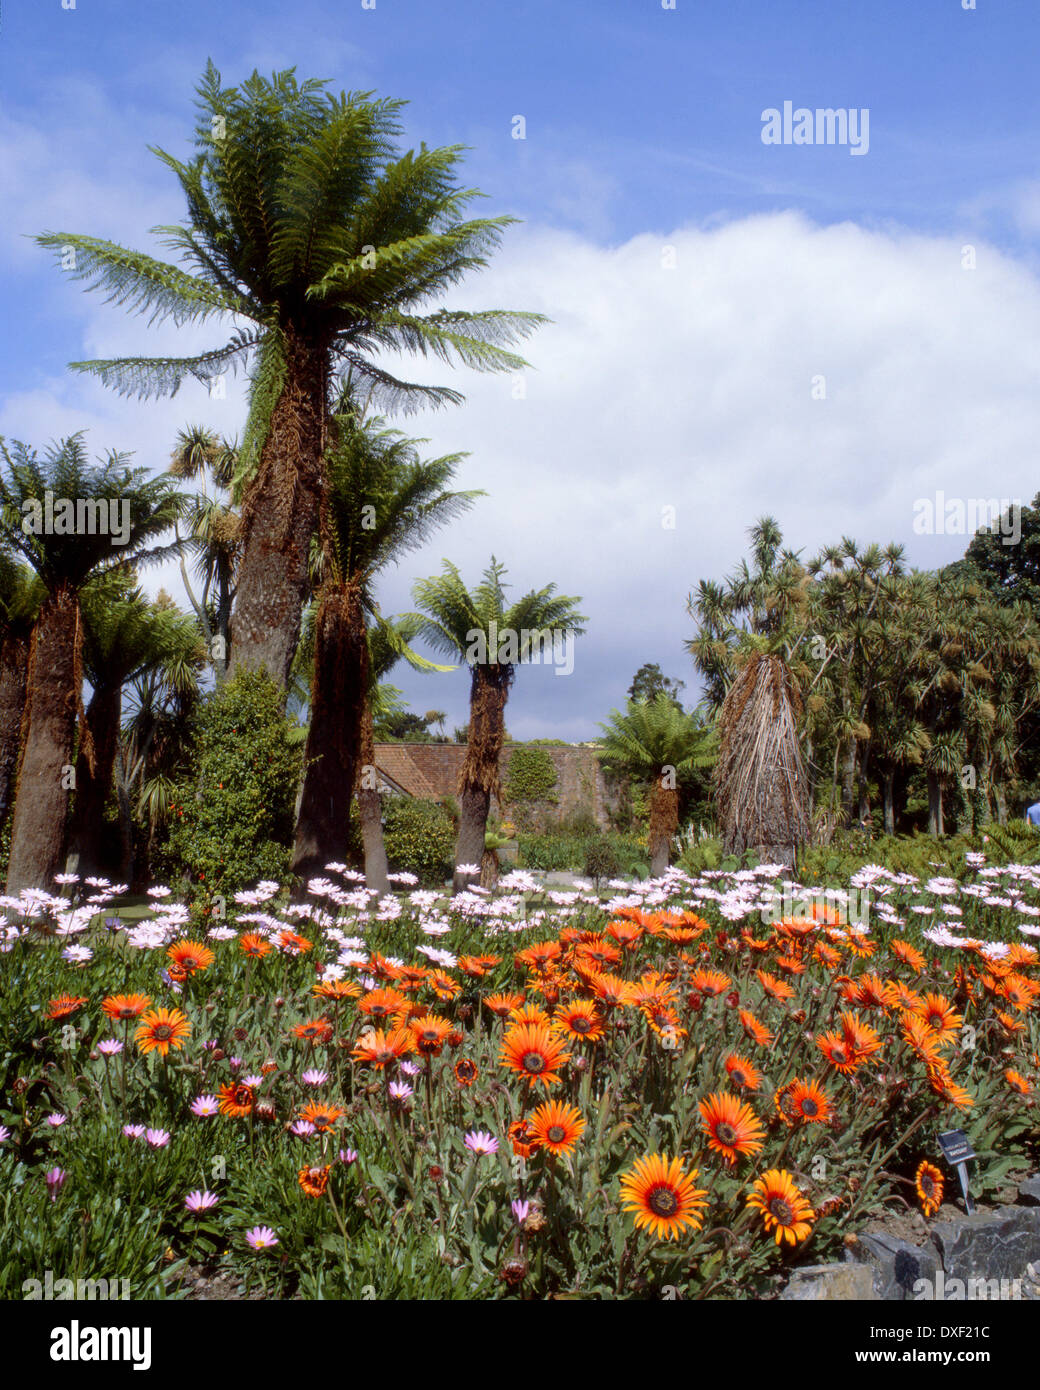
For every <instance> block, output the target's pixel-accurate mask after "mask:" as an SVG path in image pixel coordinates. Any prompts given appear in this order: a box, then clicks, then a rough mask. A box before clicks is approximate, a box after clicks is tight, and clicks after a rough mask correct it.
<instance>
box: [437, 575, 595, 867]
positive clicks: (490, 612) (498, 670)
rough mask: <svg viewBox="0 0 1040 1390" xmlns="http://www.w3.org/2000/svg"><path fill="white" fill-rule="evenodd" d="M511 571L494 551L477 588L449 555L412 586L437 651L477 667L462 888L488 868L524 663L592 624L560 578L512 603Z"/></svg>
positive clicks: (462, 779) (462, 785)
mask: <svg viewBox="0 0 1040 1390" xmlns="http://www.w3.org/2000/svg"><path fill="white" fill-rule="evenodd" d="M504 574H505V567H504V566H503V565H501V564H499V563H498V561H497V560H496V559H495V558H494V556H492V557H491V564H490V565H489V566H488V568H487V569H486V570H485V571H484V575H483V579H482V580H481V582H480V583H479V584H478V585H477V587H476V588H475V589H474V590H473V591H472V592H471V591H470V590H469V589H467V588H466V586H465V584H464V583H463V581H462V576H461V575H460V574H459V571H458V570H457V569H456V568H455V566H454V565H453V564H451V563H450V562H449V561H448V560H445V561H444V566H443V573H442V574H440V575H437V576H436V577H435V578H433V579H421V580H419V581H418V582H417V583H416V584H415V586H414V588H413V590H412V593H413V597H414V599H415V602H416V604H417V605H418V607H419V608H420V609H421V610H422V613H421V614H420V615H419V616H420V617H421V618H422V626H421V628H420V633H421V635H422V636H423V637H424V638H425V639H426V641H427V642H429V643H430V645H431V646H432V647H433V648H434V649H435V650H436V651H440V652H444V653H446V654H448V655H450V656H452V657H454V658H456V659H459V660H464V661H466V662H467V663H468V665H469V666H470V669H471V673H472V674H471V679H470V702H469V711H470V715H469V726H468V735H467V740H466V757H465V760H464V762H463V765H462V770H461V772H460V774H459V799H460V816H459V833H458V840H457V842H456V846H455V877H454V889H455V892H456V893H459V892H461V891H462V890H463V889H464V888H466V887H467V885H468V884H469V883H471V882H472V881H473V880H474V879H475V878H476V877H477V875H478V874H479V872H480V863H481V860H482V858H483V855H484V835H485V831H486V828H487V819H488V813H489V811H490V809H491V798H492V796H495V797H498V795H499V792H500V784H499V768H498V763H499V757H500V756H501V753H502V743H503V740H504V738H505V707H506V701H507V700H508V699H509V689H510V686H511V685H512V683H513V678H514V675H515V672H516V667H517V665H518V664H519V663H521V662H524V661H529V660H531V659H532V658H535V657H536V655H537V656H545V655H546V654H547V652H548V651H549V650H550V649H551V648H552V647H553V645H554V644H555V642H556V641H557V640H558V639H559V640H569V639H570V638H572V637H575V636H580V635H581V634H582V633H583V632H584V631H585V629H584V628H583V627H581V626H580V624H582V623H584V621H585V617H584V615H583V614H581V613H579V612H578V611H577V607H576V605H577V604H578V603H580V602H581V600H580V599H578V598H570V597H568V596H566V595H564V594H557V593H556V585H555V584H548V585H547V586H546V587H545V588H544V589H532V590H530V591H529V592H528V593H526V594H524V596H523V597H522V598H520V599H519V600H518V601H517V602H516V603H514V604H511V605H510V606H509V607H508V608H507V607H506V601H505V585H504V584H503V582H502V580H503V576H504ZM470 869H473V870H474V872H469V870H470ZM464 870H465V872H464Z"/></svg>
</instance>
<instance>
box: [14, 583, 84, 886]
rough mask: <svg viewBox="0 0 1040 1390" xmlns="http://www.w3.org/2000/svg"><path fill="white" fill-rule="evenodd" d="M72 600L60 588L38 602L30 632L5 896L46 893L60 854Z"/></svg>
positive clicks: (69, 733) (72, 729)
mask: <svg viewBox="0 0 1040 1390" xmlns="http://www.w3.org/2000/svg"><path fill="white" fill-rule="evenodd" d="M82 645H83V631H82V624H81V620H80V611H79V600H78V598H77V596H76V594H75V593H74V592H73V591H72V590H70V589H60V590H58V591H57V592H56V593H54V594H52V595H50V596H49V597H48V598H47V600H46V601H45V603H44V605H43V607H42V609H41V610H40V616H39V618H38V620H37V623H36V626H35V627H34V628H33V635H32V642H31V645H30V651H29V670H28V675H27V677H26V705H25V715H24V718H23V721H22V749H21V757H20V760H19V765H18V777H17V786H16V791H15V808H14V824H13V825H12V827H11V857H10V860H9V861H8V866H7V891H8V893H19V892H21V890H22V889H23V888H43V889H45V890H47V891H48V892H50V891H53V888H54V875H55V874H56V873H60V872H61V868H62V864H63V861H64V851H65V817H66V813H67V811H68V805H69V790H70V788H69V786H68V781H69V778H68V775H67V774H68V771H69V769H70V768H71V765H72V750H73V746H74V744H75V738H76V706H77V702H78V697H79V690H80V685H81V683H82V665H81V651H82Z"/></svg>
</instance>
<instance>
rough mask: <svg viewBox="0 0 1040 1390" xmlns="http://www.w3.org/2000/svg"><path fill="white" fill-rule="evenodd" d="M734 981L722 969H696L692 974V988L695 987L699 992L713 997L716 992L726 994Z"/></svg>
mask: <svg viewBox="0 0 1040 1390" xmlns="http://www.w3.org/2000/svg"><path fill="white" fill-rule="evenodd" d="M731 984H732V981H731V980H730V977H729V976H728V975H724V974H723V973H722V971H721V970H695V971H694V972H693V974H692V975H691V976H690V988H691V989H695V990H696V991H697V993H698V994H705V995H707V996H708V998H712V997H713V996H714V995H716V994H725V993H726V991H727V990H728V989H729V987H730V985H731Z"/></svg>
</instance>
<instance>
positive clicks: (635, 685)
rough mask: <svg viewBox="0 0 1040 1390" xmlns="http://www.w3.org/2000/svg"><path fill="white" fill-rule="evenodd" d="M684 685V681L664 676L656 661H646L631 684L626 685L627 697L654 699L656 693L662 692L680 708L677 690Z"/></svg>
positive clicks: (656, 695) (680, 702) (681, 688)
mask: <svg viewBox="0 0 1040 1390" xmlns="http://www.w3.org/2000/svg"><path fill="white" fill-rule="evenodd" d="M685 685H686V682H685V681H680V680H674V679H673V678H672V677H671V676H666V675H665V674H664V672H663V671H662V670H661V668H660V666H659V665H658V664H657V662H656V661H647V662H644V663H643V665H642V666H640V668H639V670H638V671H637V672H636V673H635V675H634V676H633V677H632V684H631V685H630V686H629V687H628V698H629V699H630V700H656V699H657V697H658V695H660V694H661V693H662V692H663V693H664V694H665V695H667V696H668V698H669V699H670V700H673V701H674V702H675V704H676V705H678V707H679V708H680V709H682V701H681V700H680V699H679V692H680V691H681V690H683V689H684V688H685Z"/></svg>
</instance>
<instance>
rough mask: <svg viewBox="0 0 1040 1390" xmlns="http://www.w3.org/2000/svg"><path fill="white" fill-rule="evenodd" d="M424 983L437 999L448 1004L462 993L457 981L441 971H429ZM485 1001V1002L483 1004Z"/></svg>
mask: <svg viewBox="0 0 1040 1390" xmlns="http://www.w3.org/2000/svg"><path fill="white" fill-rule="evenodd" d="M426 983H427V984H428V985H429V987H430V988H431V989H432V990H433V992H434V994H435V995H436V996H437V998H438V999H441V1000H443V1001H444V1002H445V1003H448V1002H449V1001H450V1000H452V999H454V998H455V997H456V995H459V994H461V993H462V986H461V985H460V984H459V982H458V980H453V979H452V978H451V976H450V975H445V973H444V971H443V970H431V971H430V973H429V975H428V976H427V977H426ZM486 1002H487V1001H486V1000H485V1003H486Z"/></svg>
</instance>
